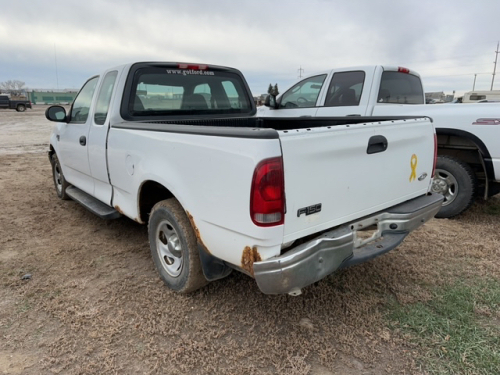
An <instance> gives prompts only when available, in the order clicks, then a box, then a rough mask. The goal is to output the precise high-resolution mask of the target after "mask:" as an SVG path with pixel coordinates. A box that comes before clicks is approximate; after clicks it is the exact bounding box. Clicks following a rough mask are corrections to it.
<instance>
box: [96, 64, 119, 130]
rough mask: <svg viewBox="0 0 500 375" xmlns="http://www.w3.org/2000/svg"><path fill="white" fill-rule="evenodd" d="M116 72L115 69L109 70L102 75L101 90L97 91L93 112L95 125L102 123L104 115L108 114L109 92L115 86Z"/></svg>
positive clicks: (111, 91) (104, 119)
mask: <svg viewBox="0 0 500 375" xmlns="http://www.w3.org/2000/svg"><path fill="white" fill-rule="evenodd" d="M117 74H118V72H117V71H116V70H115V71H113V72H109V73H108V74H106V76H105V77H104V81H103V82H102V86H101V90H100V91H99V96H98V97H97V104H96V110H95V114H94V122H95V123H96V124H97V125H104V122H105V121H106V117H107V116H108V110H109V103H110V101H111V94H112V93H113V88H114V87H115V81H116V75H117Z"/></svg>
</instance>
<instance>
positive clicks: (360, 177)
mask: <svg viewBox="0 0 500 375" xmlns="http://www.w3.org/2000/svg"><path fill="white" fill-rule="evenodd" d="M255 113H256V108H255V105H254V102H253V99H252V96H251V93H250V91H249V88H248V86H247V83H246V81H245V80H244V78H243V76H242V75H241V73H240V72H239V71H237V70H235V69H231V68H225V67H219V66H208V65H199V64H184V63H148V62H143V63H135V64H129V65H123V66H119V67H116V68H112V69H109V70H106V71H105V72H103V73H102V74H101V75H99V76H95V77H92V78H90V79H89V80H88V81H87V82H86V83H85V85H84V86H83V88H82V89H81V90H80V92H79V94H78V96H77V97H76V99H75V101H74V102H73V104H72V106H71V109H70V110H69V113H66V111H65V109H64V108H63V107H61V106H52V107H49V108H48V109H47V111H46V117H47V119H48V120H50V121H55V122H56V125H55V126H54V130H53V132H52V135H51V138H50V150H49V158H50V161H51V163H52V171H53V179H54V184H55V188H56V191H57V195H58V196H59V197H60V198H61V199H68V198H72V199H73V200H75V201H77V202H79V203H81V204H82V205H84V206H85V207H86V208H87V209H89V210H90V211H92V212H94V213H95V214H97V215H99V216H101V217H103V218H108V219H111V218H116V217H119V216H121V215H124V216H127V217H129V218H130V219H132V220H135V221H136V222H138V223H141V224H146V223H147V224H148V229H149V241H150V247H151V254H152V257H153V260H154V263H155V265H156V267H157V270H158V272H159V274H160V276H161V278H162V279H163V281H164V282H165V283H166V285H167V286H169V287H170V288H172V289H174V290H176V291H178V292H191V291H194V290H196V289H198V288H200V287H202V286H203V285H205V284H206V283H207V282H208V281H211V280H216V279H220V278H223V277H225V276H227V275H228V274H229V273H230V272H231V270H233V269H236V270H239V271H242V272H244V273H246V274H248V275H250V276H252V277H254V278H255V280H256V282H257V284H258V286H259V288H260V290H261V291H262V292H264V293H268V294H279V293H289V294H292V295H294V294H299V293H300V292H301V289H302V288H304V287H306V286H307V285H310V284H312V283H314V282H316V281H318V280H320V279H322V278H323V277H325V276H327V275H329V274H331V273H332V272H334V271H335V270H337V269H338V268H341V267H346V266H349V265H353V264H357V263H361V262H364V261H367V260H370V259H372V258H374V257H376V256H378V255H381V254H383V253H385V252H387V251H389V250H391V249H393V248H395V247H396V246H397V245H399V243H401V241H402V240H403V239H404V238H405V237H406V236H407V235H408V233H409V232H411V231H412V230H414V229H415V228H417V227H419V226H420V225H422V224H423V223H424V222H426V221H427V220H429V219H430V218H432V217H433V216H434V215H435V214H436V212H438V210H439V209H440V207H441V204H442V196H441V195H440V194H433V193H429V188H430V185H431V180H432V174H433V168H434V164H435V151H436V148H435V132H434V128H433V126H432V123H431V122H430V120H429V119H428V118H411V119H404V120H397V119H394V118H390V117H389V118H385V119H382V118H379V119H377V121H376V122H367V121H366V119H365V118H363V117H352V118H347V119H346V118H341V119H338V118H324V119H303V118H285V119H282V118H259V117H256V116H255ZM383 120H387V121H383Z"/></svg>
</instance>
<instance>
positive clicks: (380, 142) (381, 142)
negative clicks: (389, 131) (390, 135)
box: [366, 135, 389, 154]
mask: <svg viewBox="0 0 500 375" xmlns="http://www.w3.org/2000/svg"><path fill="white" fill-rule="evenodd" d="M388 145H389V143H388V142H387V138H386V137H384V136H383V135H374V136H373V137H370V140H369V141H368V147H367V148H366V153H367V154H376V153H377V152H384V151H385V150H387V146H388Z"/></svg>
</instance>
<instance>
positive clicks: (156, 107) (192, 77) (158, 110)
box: [127, 66, 253, 117]
mask: <svg viewBox="0 0 500 375" xmlns="http://www.w3.org/2000/svg"><path fill="white" fill-rule="evenodd" d="M251 100H252V99H251V98H250V96H249V95H248V93H247V88H246V87H245V85H244V84H243V81H242V79H241V77H240V76H239V75H238V74H236V73H233V72H231V71H224V70H217V69H215V70H192V69H171V68H168V67H158V66H154V67H143V68H138V69H137V70H136V71H135V74H134V76H133V80H132V87H131V95H130V98H129V101H128V106H127V110H128V114H129V115H130V116H132V117H141V116H147V117H150V116H161V115H198V114H200V115H206V114H209V115H210V114H213V115H220V114H249V113H250V112H251V111H252V110H253V106H252V104H253V102H252V101H251Z"/></svg>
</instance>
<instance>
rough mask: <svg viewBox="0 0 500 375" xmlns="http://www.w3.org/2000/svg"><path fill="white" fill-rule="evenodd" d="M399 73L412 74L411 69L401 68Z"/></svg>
mask: <svg viewBox="0 0 500 375" xmlns="http://www.w3.org/2000/svg"><path fill="white" fill-rule="evenodd" d="M398 72H399V73H410V69H408V68H402V67H399V68H398Z"/></svg>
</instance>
